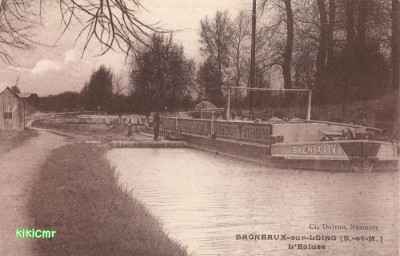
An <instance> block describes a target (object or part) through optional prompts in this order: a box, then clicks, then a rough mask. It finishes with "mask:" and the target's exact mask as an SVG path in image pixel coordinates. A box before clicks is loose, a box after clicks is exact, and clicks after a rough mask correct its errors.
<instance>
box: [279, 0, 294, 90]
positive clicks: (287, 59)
mask: <svg viewBox="0 0 400 256" xmlns="http://www.w3.org/2000/svg"><path fill="white" fill-rule="evenodd" d="M284 1H285V8H286V29H287V37H286V46H285V53H284V55H283V65H282V69H283V80H284V87H285V89H291V88H292V87H293V85H292V71H291V68H292V67H291V61H292V54H293V41H294V21H293V11H292V0H284Z"/></svg>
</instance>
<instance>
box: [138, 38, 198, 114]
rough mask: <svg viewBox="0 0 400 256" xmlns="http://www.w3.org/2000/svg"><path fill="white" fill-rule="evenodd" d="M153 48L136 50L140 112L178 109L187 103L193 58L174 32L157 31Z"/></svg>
mask: <svg viewBox="0 0 400 256" xmlns="http://www.w3.org/2000/svg"><path fill="white" fill-rule="evenodd" d="M149 45H150V48H143V49H142V50H140V51H137V52H136V54H135V57H134V60H133V64H132V71H133V72H132V74H131V76H132V77H131V83H132V89H133V93H132V94H133V98H134V99H135V100H136V104H137V106H138V110H139V111H141V112H144V113H146V112H149V111H164V110H165V108H168V110H177V109H179V108H181V107H184V105H187V102H188V98H190V93H189V90H190V87H191V86H193V79H194V71H195V70H194V69H195V65H194V61H193V60H189V59H187V58H186V57H185V55H184V52H183V47H182V46H178V45H176V44H175V43H174V42H173V38H172V35H171V36H170V37H165V36H163V35H159V34H154V35H153V37H152V38H151V41H150V42H149Z"/></svg>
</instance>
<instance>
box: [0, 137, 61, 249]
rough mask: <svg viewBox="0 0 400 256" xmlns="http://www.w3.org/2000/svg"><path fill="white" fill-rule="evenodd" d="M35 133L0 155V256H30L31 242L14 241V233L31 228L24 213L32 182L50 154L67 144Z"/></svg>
mask: <svg viewBox="0 0 400 256" xmlns="http://www.w3.org/2000/svg"><path fill="white" fill-rule="evenodd" d="M38 133H39V135H38V136H36V137H34V138H33V139H31V140H29V141H27V142H25V144H24V145H22V146H21V147H19V148H16V149H13V150H11V151H9V152H7V153H5V154H3V155H0V172H1V175H0V203H1V207H0V255H5V256H8V255H11V256H19V255H21V256H22V255H24V256H29V255H32V252H31V247H32V242H33V240H32V239H29V238H28V239H22V238H16V233H15V232H16V229H22V228H31V227H32V226H33V225H34V220H32V219H30V217H29V213H28V211H27V204H28V200H29V194H30V190H31V189H32V184H33V180H34V179H35V178H37V175H38V173H39V167H40V165H41V164H42V163H43V162H44V161H45V159H46V157H47V156H48V155H49V154H50V152H51V151H52V150H53V149H55V148H58V147H60V146H62V145H64V144H66V143H67V142H66V140H65V138H63V137H61V136H58V135H55V134H52V133H48V132H45V131H38Z"/></svg>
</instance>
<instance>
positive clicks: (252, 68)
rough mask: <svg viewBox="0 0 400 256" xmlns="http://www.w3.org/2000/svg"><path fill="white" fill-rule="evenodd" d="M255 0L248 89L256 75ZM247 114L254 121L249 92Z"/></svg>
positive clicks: (252, 85)
mask: <svg viewBox="0 0 400 256" xmlns="http://www.w3.org/2000/svg"><path fill="white" fill-rule="evenodd" d="M255 43H256V0H253V12H252V23H251V63H250V88H255V87H256V86H255V80H256V79H255V78H256V77H255V75H256V46H255ZM249 112H250V116H251V118H252V119H254V109H253V93H252V91H251V90H250V91H249Z"/></svg>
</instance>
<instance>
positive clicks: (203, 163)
mask: <svg viewBox="0 0 400 256" xmlns="http://www.w3.org/2000/svg"><path fill="white" fill-rule="evenodd" d="M107 157H108V158H109V159H110V161H111V163H112V164H113V165H115V166H116V167H117V171H118V172H119V173H120V174H121V176H120V180H121V181H122V182H123V183H124V184H125V185H126V186H127V187H128V188H130V189H133V193H134V196H135V197H137V198H139V199H140V200H142V201H143V202H144V203H145V204H146V205H147V206H148V208H149V209H150V210H151V212H152V213H153V214H154V215H156V216H157V217H159V218H160V220H161V221H162V222H163V224H164V227H165V228H166V230H167V231H168V232H169V233H170V235H171V236H172V237H174V238H176V239H177V240H178V241H180V242H181V243H182V244H184V245H186V246H188V250H189V251H193V252H195V253H196V255H398V228H399V226H398V209H399V197H398V195H399V190H398V188H399V177H398V175H399V174H398V172H391V173H372V174H354V173H324V172H310V171H288V170H279V169H271V168H269V169H267V168H265V167H261V166H258V165H252V164H248V163H243V162H240V161H236V160H232V159H227V158H223V157H221V156H216V155H212V154H208V153H204V152H199V151H194V150H189V149H113V150H111V151H109V152H108V154H107ZM310 224H335V225H346V226H349V225H350V224H360V225H374V226H375V225H376V226H378V227H379V230H378V231H354V230H347V231H338V230H328V229H325V230H321V229H320V230H312V229H310V228H309V225H310ZM238 234H240V235H244V234H246V235H249V234H260V235H261V234H266V235H269V234H271V235H278V234H280V235H282V234H283V235H284V234H286V235H288V236H292V235H293V236H309V235H315V234H324V235H337V236H340V235H349V236H382V237H383V239H384V240H383V243H382V244H381V243H379V242H373V243H372V242H369V243H367V242H357V241H352V242H347V243H344V242H343V243H342V242H340V241H335V242H333V241H329V242H315V241H307V240H305V241H267V240H260V241H254V240H251V241H249V240H237V239H236V237H237V235H238ZM337 239H339V237H338V238H337ZM297 243H302V244H323V245H325V246H326V249H325V250H322V251H321V250H290V251H289V250H288V246H289V244H297Z"/></svg>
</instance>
